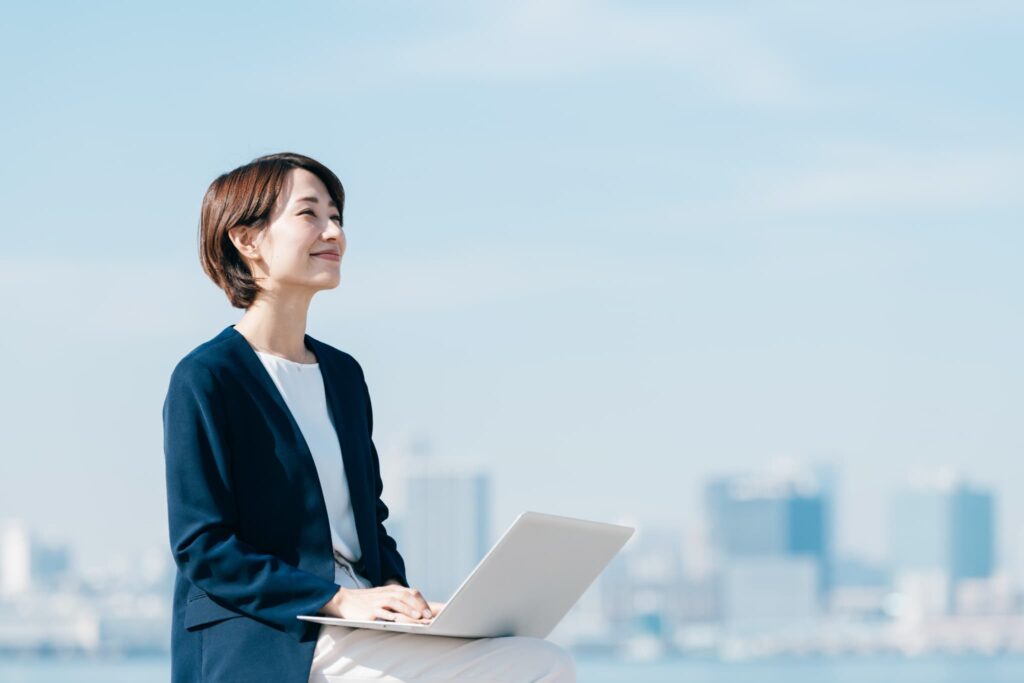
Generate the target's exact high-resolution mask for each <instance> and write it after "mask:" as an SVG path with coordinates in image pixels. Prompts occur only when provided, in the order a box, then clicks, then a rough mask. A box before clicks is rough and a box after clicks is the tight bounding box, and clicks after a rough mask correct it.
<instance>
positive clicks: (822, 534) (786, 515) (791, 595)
mask: <svg viewBox="0 0 1024 683" xmlns="http://www.w3.org/2000/svg"><path fill="white" fill-rule="evenodd" d="M831 492H832V481H831V478H830V479H829V481H828V482H827V486H826V485H825V484H824V483H823V482H822V479H821V476H820V475H819V474H816V473H813V472H810V471H805V470H795V471H785V472H770V473H767V474H761V475H748V476H735V477H727V478H723V479H718V480H715V481H712V482H711V483H710V484H709V485H708V486H707V489H706V504H707V508H708V516H709V521H710V534H711V545H712V547H713V548H714V551H715V555H716V560H717V564H718V565H719V568H720V580H721V581H722V586H721V590H722V609H723V616H724V617H725V618H726V620H732V619H740V618H742V617H745V616H750V617H752V618H753V617H758V618H760V617H759V615H761V614H762V613H765V614H766V613H769V612H771V609H769V606H766V605H767V603H765V604H764V605H761V604H760V603H759V606H758V605H752V604H750V600H749V599H748V598H749V597H750V596H751V595H753V594H754V592H756V591H755V590H753V588H756V587H757V586H760V590H764V591H773V590H776V588H779V589H780V590H781V588H782V587H785V590H784V591H782V592H784V593H786V595H787V596H788V597H787V598H786V599H785V601H784V602H785V604H787V605H790V606H799V609H796V607H794V609H795V611H794V612H793V614H792V615H791V616H793V617H794V618H795V617H802V616H810V614H809V609H810V608H808V607H807V606H808V605H811V606H813V608H814V610H817V609H819V608H820V607H821V606H823V605H824V604H825V599H826V597H827V592H828V589H829V586H830V576H831V533H830V529H831V509H832V502H831V496H832V493H831ZM804 592H807V595H804ZM761 602H763V601H761ZM748 607H750V609H747V608H748ZM776 613H778V611H777V610H776Z"/></svg>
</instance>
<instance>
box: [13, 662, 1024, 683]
mask: <svg viewBox="0 0 1024 683" xmlns="http://www.w3.org/2000/svg"><path fill="white" fill-rule="evenodd" d="M576 663H577V672H578V679H577V680H578V683H622V682H623V681H628V682H629V683H1022V682H1024V657H1022V656H1001V657H977V656H960V657H921V658H915V659H904V658H902V657H897V656H893V657H859V658H852V657H850V658H847V657H836V658H802V659H796V658H793V659H790V658H786V659H772V660H762V661H757V662H742V663H723V662H718V661H710V660H692V659H674V660H665V661H661V662H652V663H628V662H622V661H619V660H607V659H595V658H592V657H586V658H584V657H577V658H576ZM169 679H170V666H169V663H168V660H167V659H166V658H164V657H161V658H133V659H125V660H117V661H111V660H95V659H66V660H34V659H19V658H10V657H6V658H0V681H2V683H168V680H169Z"/></svg>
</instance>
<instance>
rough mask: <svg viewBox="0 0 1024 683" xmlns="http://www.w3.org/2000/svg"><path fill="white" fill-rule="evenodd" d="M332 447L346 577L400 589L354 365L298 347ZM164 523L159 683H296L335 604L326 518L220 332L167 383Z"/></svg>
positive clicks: (245, 360)
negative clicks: (312, 360) (165, 681)
mask: <svg viewBox="0 0 1024 683" xmlns="http://www.w3.org/2000/svg"><path fill="white" fill-rule="evenodd" d="M305 344H306V347H307V348H309V349H310V350H312V351H313V353H314V354H315V355H316V357H317V360H318V362H319V364H320V372H321V374H322V376H323V380H324V389H325V392H326V397H327V405H328V408H329V410H328V414H329V415H330V417H331V420H332V422H333V423H334V427H335V430H336V432H337V434H338V437H339V441H340V444H341V452H342V458H343V460H344V464H345V476H346V478H347V480H348V487H349V493H350V495H351V498H352V509H353V512H354V514H355V523H356V531H357V534H358V537H359V546H360V548H361V550H362V557H361V558H360V562H359V563H358V564H357V565H356V566H357V568H358V569H359V570H360V571H361V573H362V574H363V575H364V576H366V577H367V578H368V579H369V580H370V581H371V582H372V583H373V585H375V586H379V585H383V583H384V582H385V581H387V580H388V579H390V578H397V579H398V580H399V581H400V582H401V583H402V585H404V586H408V585H409V583H408V581H407V580H406V576H405V563H404V561H403V560H402V556H401V555H400V554H399V553H398V549H397V545H396V543H395V540H394V539H393V538H391V537H390V536H389V535H388V533H387V531H385V529H384V524H383V522H384V520H385V519H387V517H388V508H387V506H386V505H385V504H384V502H383V501H382V500H381V498H380V496H381V490H382V482H381V478H380V465H379V462H378V457H377V450H376V448H375V447H374V444H373V441H372V439H371V436H372V431H373V414H372V411H371V407H370V395H369V391H368V390H367V387H366V381H365V378H364V377H363V371H362V368H361V367H360V366H359V363H358V362H356V360H355V359H354V358H353V357H352V356H350V355H349V354H347V353H345V352H344V351H340V350H338V349H336V348H334V347H332V346H329V345H327V344H325V343H323V342H320V341H317V340H316V339H313V338H312V337H310V336H309V335H308V334H307V335H305ZM163 424H164V456H165V462H166V474H167V513H168V526H169V529H170V541H171V551H172V553H173V556H174V562H175V564H176V565H177V574H176V577H175V582H174V598H173V606H172V625H171V679H172V682H173V683H185V682H186V681H187V682H188V683H195V682H198V681H210V682H213V681H217V682H220V681H236V680H237V681H247V682H249V681H275V682H278V683H291V682H293V681H294V683H307V681H308V677H309V670H310V667H311V666H312V661H313V650H314V648H315V646H316V639H317V636H318V634H319V629H320V626H319V624H312V623H309V622H305V621H300V620H298V619H296V616H298V615H299V614H315V613H317V611H318V610H319V609H320V608H321V607H322V606H323V605H324V604H325V603H327V602H328V601H329V600H330V599H331V598H332V597H333V596H334V594H335V593H336V592H337V590H338V588H339V586H338V585H337V584H335V582H334V566H335V565H334V557H333V548H332V543H331V535H330V526H329V525H328V521H327V508H326V506H325V504H324V499H323V494H322V492H321V488H320V483H319V479H318V475H317V471H316V466H315V465H314V462H313V456H312V455H311V454H310V452H309V448H308V446H307V445H306V441H305V439H304V438H303V436H302V432H301V431H300V430H299V427H298V425H297V424H296V422H295V420H294V418H293V417H292V414H291V412H290V411H289V410H288V406H287V404H286V403H285V402H284V398H283V397H282V396H281V394H280V392H279V391H278V390H277V386H276V385H275V384H274V382H273V380H272V379H271V377H270V375H269V374H268V373H267V371H266V368H264V366H263V363H262V361H260V359H259V357H258V356H257V355H256V352H255V351H254V350H253V348H252V346H250V345H249V342H248V341H247V340H246V338H245V337H243V336H242V334H241V333H240V332H239V331H238V330H236V329H235V328H234V326H228V327H226V328H224V330H223V331H222V332H221V333H220V334H218V335H217V336H216V337H214V338H213V339H210V340H209V341H206V342H203V343H202V344H200V345H199V346H197V347H196V348H195V349H193V350H192V351H190V352H189V353H188V354H187V355H186V356H185V357H184V358H182V359H181V360H180V361H179V362H178V364H177V365H176V366H175V368H174V370H173V372H172V373H171V378H170V386H169V388H168V390H167V397H166V399H165V400H164V404H163Z"/></svg>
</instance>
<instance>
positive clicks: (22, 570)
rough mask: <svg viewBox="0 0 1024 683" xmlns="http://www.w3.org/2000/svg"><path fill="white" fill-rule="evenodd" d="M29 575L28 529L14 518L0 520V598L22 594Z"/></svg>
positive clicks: (29, 579) (28, 583) (29, 550)
mask: <svg viewBox="0 0 1024 683" xmlns="http://www.w3.org/2000/svg"><path fill="white" fill-rule="evenodd" d="M31 577H32V550H31V545H30V540H29V533H28V529H26V527H25V525H24V524H22V523H21V522H20V521H19V520H15V519H9V520H4V521H3V522H0V599H4V600H7V599H11V598H16V597H19V596H21V595H24V594H25V593H26V592H27V591H28V590H29V587H30V585H31Z"/></svg>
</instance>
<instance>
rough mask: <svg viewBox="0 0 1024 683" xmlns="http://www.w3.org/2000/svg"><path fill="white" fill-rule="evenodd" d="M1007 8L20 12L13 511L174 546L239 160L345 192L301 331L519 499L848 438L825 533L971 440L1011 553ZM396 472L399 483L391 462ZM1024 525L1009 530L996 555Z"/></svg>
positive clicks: (1021, 469)
mask: <svg viewBox="0 0 1024 683" xmlns="http://www.w3.org/2000/svg"><path fill="white" fill-rule="evenodd" d="M1022 15H1024V10H1022V9H1021V7H1020V5H1019V4H1017V3H1010V2H1005V3H997V2H992V3H942V2H938V3H936V2H929V3H923V2H921V3H901V4H900V6H899V7H893V6H890V4H889V3H871V2H868V3H856V4H850V3H786V2H783V3H771V6H770V7H769V5H768V4H767V3H761V4H752V3H708V2H698V3H674V4H673V3H653V2H651V3H637V2H629V3H626V2H593V3H584V2H561V1H545V2H523V3H500V2H493V3H443V4H437V5H435V4H429V5H428V4H413V3H393V2H374V3H355V2H351V3H317V2H304V3H293V4H290V5H288V6H287V7H286V6H282V5H280V4H278V3H253V2H247V3H235V4H218V5H216V6H210V5H200V4H198V3H176V4H175V5H174V6H166V7H140V6H137V5H135V4H131V3H97V4H90V5H89V6H73V5H71V4H67V5H61V4H48V5H39V4H33V5H27V4H26V5H23V6H22V7H20V8H14V9H12V10H10V11H9V13H8V16H9V18H8V20H7V21H5V22H4V25H3V26H0V53H2V56H3V59H2V60H0V79H2V84H3V86H4V92H5V106H4V107H3V108H2V109H0V126H2V128H3V130H4V131H5V145H4V146H5V149H6V151H7V154H6V160H5V161H6V163H5V164H4V182H3V183H2V189H0V192H2V193H3V194H2V195H0V196H2V198H3V199H4V202H3V203H4V206H5V209H6V216H5V220H4V221H3V222H2V224H0V225H2V227H0V231H2V233H3V237H4V249H3V250H2V251H0V266H2V268H0V278H2V280H0V284H2V287H0V291H2V296H3V301H2V304H3V310H4V312H5V319H6V324H5V333H4V334H3V335H2V336H0V350H2V351H4V355H5V356H6V357H7V358H8V359H9V360H10V361H11V362H10V363H9V365H8V369H7V372H6V375H5V386H6V388H7V389H6V391H4V392H3V393H2V398H0V401H2V405H0V408H2V412H0V414H2V415H3V416H4V418H3V419H4V422H3V431H4V434H5V437H6V439H5V443H6V448H5V450H4V456H3V459H2V462H3V472H2V476H0V517H2V516H14V517H21V518H23V519H25V520H26V521H28V522H29V524H30V525H32V527H33V528H34V529H36V530H37V531H38V532H39V533H41V534H43V535H47V536H51V537H53V538H57V539H63V540H66V541H68V542H70V543H72V544H73V545H74V547H75V548H76V551H77V552H78V555H79V557H81V558H82V560H83V561H84V562H86V563H92V564H102V563H104V562H108V561H110V560H109V558H111V557H132V556H134V555H135V554H137V553H139V552H142V551H144V550H145V549H147V548H151V547H155V548H158V549H162V548H164V547H165V546H166V531H165V508H164V494H163V461H162V458H163V454H162V443H161V422H160V408H161V404H162V401H163V397H164V393H165V392H166V388H167V379H168V377H169V373H170V370H171V369H172V368H173V366H174V364H175V363H176V362H177V360H178V359H179V358H180V357H181V356H182V355H184V354H185V353H186V352H187V351H188V350H189V349H191V348H192V347H194V346H195V345H197V344H198V343H200V342H202V341H204V340H205V339H208V338H210V337H212V336H214V335H215V334H217V333H218V332H219V331H220V330H222V329H223V328H224V327H225V326H227V325H229V324H232V323H233V322H235V321H236V320H237V319H238V317H239V316H240V315H241V311H239V310H237V309H232V308H231V307H230V306H229V305H228V303H227V300H226V298H225V297H224V295H223V294H222V293H221V292H220V291H219V290H217V289H216V288H215V287H214V285H213V284H212V283H211V282H209V281H208V280H207V279H206V278H205V276H204V275H203V273H202V271H201V269H200V267H199V264H198V259H197V257H196V229H197V221H198V211H199V204H200V201H201V198H202V194H203V192H204V191H205V189H206V187H207V185H208V184H209V182H210V181H211V180H212V179H213V178H214V177H216V176H217V175H218V174H220V173H222V172H224V171H226V170H229V169H231V168H233V167H235V166H237V165H240V164H242V163H245V162H247V161H249V160H251V159H252V158H254V157H256V156H259V155H260V154H265V153H269V152H274V151H282V150H291V151H298V152H302V153H304V154H308V155H310V156H313V157H315V158H317V159H319V160H321V161H323V162H324V163H326V164H327V165H328V166H330V167H331V168H332V169H334V170H335V171H336V172H337V174H338V175H339V176H340V178H341V179H342V182H343V183H344V184H345V187H346V191H347V195H348V198H347V206H346V211H345V213H346V215H345V223H346V233H347V236H348V240H349V248H348V251H347V253H346V256H345V260H344V263H343V265H342V281H341V285H340V286H339V288H338V289H336V290H332V291H328V292H322V293H320V294H318V295H317V297H316V298H315V299H314V301H313V305H312V309H311V314H310V320H309V329H308V331H309V333H310V334H311V335H313V336H314V337H317V338H318V339H321V340H322V341H326V342H328V343H331V344H333V345H335V346H338V347H339V348H343V349H345V350H347V351H349V352H350V353H352V354H353V355H355V356H356V357H357V358H358V359H359V360H360V362H361V363H362V365H363V367H364V369H365V370H366V374H367V378H368V381H369V384H370V391H371V395H372V397H373V402H374V410H375V427H376V430H377V431H376V434H375V436H376V441H377V443H378V445H379V446H380V449H381V452H382V455H383V457H384V459H385V461H386V462H385V468H387V467H388V464H389V463H390V462H392V461H393V460H394V458H393V457H391V456H393V455H394V454H397V453H399V452H400V451H401V449H402V447H403V444H404V443H406V442H407V441H408V440H409V439H410V438H415V437H417V436H423V437H426V438H429V439H430V440H431V442H432V443H433V448H434V451H435V452H437V453H441V454H448V455H454V456H468V457H474V458H478V459H480V460H481V461H482V462H483V463H484V464H485V466H486V467H487V468H488V469H489V470H490V471H491V472H492V473H493V475H494V477H495V495H496V499H495V514H494V520H495V529H496V531H500V530H501V529H503V528H504V527H505V526H507V524H508V523H509V522H510V521H511V519H512V518H513V517H514V516H515V515H516V514H517V513H518V512H519V511H521V510H523V509H540V510H546V511H550V512H555V513H561V514H569V515H574V516H585V517H593V518H596V519H607V520H616V519H619V520H633V521H636V522H638V523H647V522H654V521H675V522H678V523H679V524H681V525H683V526H684V527H688V528H689V527H692V526H693V525H695V524H697V523H698V522H699V521H700V517H701V509H700V487H701V485H702V482H703V481H704V480H705V479H706V478H707V477H708V476H710V475H713V474H718V473H722V472H729V471H733V470H743V469H748V468H762V467H766V466H768V465H769V463H771V462H773V461H774V460H775V459H777V458H796V459H801V460H805V461H814V460H817V459H829V460H831V461H833V462H835V463H836V464H837V465H838V467H839V470H840V476H841V498H840V509H839V519H838V526H839V533H840V539H839V545H840V547H841V548H843V549H844V550H848V551H851V552H859V553H864V554H867V555H869V556H872V555H873V556H878V555H879V554H880V553H882V552H883V550H884V547H885V542H884V541H885V539H884V531H885V509H886V506H887V504H888V499H889V497H890V495H891V494H892V492H893V491H895V490H896V489H897V488H898V487H899V486H900V484H901V482H902V480H903V479H904V478H905V476H906V474H907V473H908V471H910V470H911V469H913V468H915V467H921V466H923V467H931V466H937V465H949V466H952V467H956V468H961V469H962V470H964V471H965V472H966V473H968V474H969V475H971V476H973V477H974V478H975V479H977V480H978V481H980V482H982V483H984V484H989V485H992V486H993V487H994V488H995V490H996V491H997V493H998V495H999V497H1000V498H999V505H1000V513H1001V524H1002V530H1001V540H1002V541H1003V550H1004V553H1003V555H1004V559H1005V560H1006V561H1007V562H1006V564H1008V565H1010V566H1011V567H1012V568H1014V569H1015V570H1017V571H1019V570H1020V569H1022V568H1024V537H1022V535H1021V534H1020V533H1019V532H1018V531H1017V530H1018V529H1020V528H1021V527H1022V526H1024V502H1021V501H1024V496H1022V495H1021V494H1022V492H1024V483H1022V475H1024V466H1022V465H1021V454H1022V452H1024V435H1022V430H1021V427H1020V414H1021V409H1022V407H1024V389H1022V387H1024V381H1022V380H1024V370H1022V364H1021V363H1020V348H1021V347H1022V342H1024V320H1022V315H1021V307H1020V298H1021V296H1020V295H1021V293H1022V285H1024V277H1022V275H1021V272H1022V271H1021V268H1020V267H1019V265H1018V263H1017V262H1018V260H1019V258H1020V254H1021V253H1022V251H1024V236H1022V229H1021V218H1022V209H1024V199H1022V195H1021V192H1020V187H1021V183H1020V178H1021V177H1022V175H1024V174H1022V171H1024V125H1022V124H1021V121H1022V120H1024V111H1022V110H1024V97H1022V95H1021V92H1022V88H1021V87H1020V76H1019V73H1018V72H1019V65H1020V63H1021V58H1022V56H1024V55H1022V52H1024V50H1022V48H1021V45H1022V44H1024V42H1022V40H1021V38H1022V36H1021V26H1024V23H1022V21H1021V20H1022V18H1024V17H1022ZM385 497H387V482H385ZM1010 550H1012V552H1009V551H1010Z"/></svg>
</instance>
